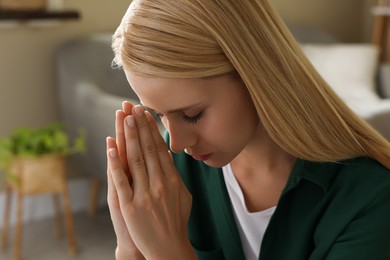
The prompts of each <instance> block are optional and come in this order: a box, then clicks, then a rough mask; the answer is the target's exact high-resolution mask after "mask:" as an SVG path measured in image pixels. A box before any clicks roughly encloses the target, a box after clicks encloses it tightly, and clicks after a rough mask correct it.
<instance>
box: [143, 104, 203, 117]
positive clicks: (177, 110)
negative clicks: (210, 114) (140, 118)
mask: <svg viewBox="0 0 390 260" xmlns="http://www.w3.org/2000/svg"><path fill="white" fill-rule="evenodd" d="M140 104H141V106H142V107H143V108H145V109H147V110H151V111H153V112H157V111H156V110H154V109H153V108H150V107H148V106H145V105H144V104H143V103H142V101H141V102H140ZM200 104H201V103H197V104H193V105H190V106H186V107H181V108H176V109H172V110H168V111H167V114H174V113H177V112H182V111H184V110H188V109H192V108H195V107H197V106H199V105H200Z"/></svg>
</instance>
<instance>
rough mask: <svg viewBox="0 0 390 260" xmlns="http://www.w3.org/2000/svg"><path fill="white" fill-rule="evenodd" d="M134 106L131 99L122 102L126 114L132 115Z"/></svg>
mask: <svg viewBox="0 0 390 260" xmlns="http://www.w3.org/2000/svg"><path fill="white" fill-rule="evenodd" d="M132 108H133V104H131V103H130V102H129V101H123V102H122V111H123V112H124V113H125V115H126V116H128V115H131V109H132Z"/></svg>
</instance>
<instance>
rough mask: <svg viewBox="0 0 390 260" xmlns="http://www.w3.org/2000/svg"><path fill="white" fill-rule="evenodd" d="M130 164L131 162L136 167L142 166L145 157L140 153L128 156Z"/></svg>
mask: <svg viewBox="0 0 390 260" xmlns="http://www.w3.org/2000/svg"><path fill="white" fill-rule="evenodd" d="M130 162H131V164H133V165H134V166H135V167H136V168H142V167H144V166H145V159H144V157H143V156H142V155H137V156H134V157H132V158H130Z"/></svg>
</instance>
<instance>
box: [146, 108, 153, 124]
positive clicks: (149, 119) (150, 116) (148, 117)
mask: <svg viewBox="0 0 390 260" xmlns="http://www.w3.org/2000/svg"><path fill="white" fill-rule="evenodd" d="M145 115H146V119H147V120H148V121H149V122H151V121H152V120H153V116H152V115H151V114H150V113H149V111H146V112H145Z"/></svg>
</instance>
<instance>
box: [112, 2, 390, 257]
mask: <svg viewBox="0 0 390 260" xmlns="http://www.w3.org/2000/svg"><path fill="white" fill-rule="evenodd" d="M113 49H114V52H115V60H114V62H115V64H116V65H118V66H120V67H122V68H123V69H124V71H125V74H126V76H127V79H128V81H129V83H130V85H131V87H132V88H133V90H134V91H135V92H136V93H137V95H138V96H139V98H140V100H141V102H142V103H143V105H144V107H148V108H150V109H152V110H153V111H155V112H156V113H157V114H158V115H159V116H160V117H161V120H162V123H163V124H164V126H165V128H166V129H167V136H166V142H167V143H168V144H169V146H170V150H171V151H172V152H173V153H172V154H170V152H168V150H167V148H166V145H165V141H164V140H163V139H162V137H161V136H160V134H159V131H158V128H157V126H156V123H155V122H154V120H153V117H152V116H151V114H150V113H149V112H144V110H143V107H141V106H139V105H138V106H134V107H133V105H132V104H130V103H128V102H124V104H123V109H122V110H121V111H117V115H116V139H114V138H108V139H107V159H108V170H107V173H108V188H109V191H108V204H109V208H110V212H111V218H112V221H113V225H114V229H115V232H116V235H117V243H118V244H117V249H116V257H117V259H144V258H146V259H196V258H198V259H313V260H314V259H349V258H350V259H390V247H389V246H388V243H389V242H390V232H389V231H390V221H389V219H390V203H388V201H389V200H390V170H389V169H390V145H389V143H388V142H387V141H386V140H384V138H383V137H382V136H381V135H379V134H378V133H377V132H376V131H374V130H373V129H372V128H371V127H370V126H368V125H367V124H366V123H365V122H364V121H362V120H361V119H360V118H359V117H357V116H356V115H355V114H354V113H353V112H352V111H351V110H350V109H349V108H348V107H347V106H346V105H345V104H344V103H343V102H342V101H341V100H340V99H339V98H338V97H337V96H336V95H335V94H334V92H333V91H332V90H331V89H330V88H329V86H328V85H327V84H326V82H325V81H324V80H323V79H322V78H321V77H320V76H319V74H318V73H317V72H316V71H315V70H314V69H313V66H312V65H311V64H310V63H309V62H308V61H307V59H306V58H305V57H304V55H303V54H302V52H301V50H300V48H299V46H298V44H297V43H296V42H295V40H294V39H293V37H292V36H291V34H290V33H289V32H288V30H287V29H286V27H285V25H284V24H283V22H282V21H281V19H280V18H279V16H278V15H277V14H276V13H275V12H274V11H273V9H272V7H271V6H270V5H269V4H268V2H267V1H266V0H250V1H249V0H248V1H236V0H213V1H212V0H192V1H190V0H181V1H176V0H175V1H173V0H134V1H133V2H132V4H131V5H130V7H129V9H128V11H127V12H126V14H125V16H124V18H123V20H122V23H121V25H120V26H119V27H118V29H117V31H116V33H115V35H114V37H113ZM180 177H181V178H180Z"/></svg>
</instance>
